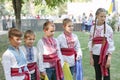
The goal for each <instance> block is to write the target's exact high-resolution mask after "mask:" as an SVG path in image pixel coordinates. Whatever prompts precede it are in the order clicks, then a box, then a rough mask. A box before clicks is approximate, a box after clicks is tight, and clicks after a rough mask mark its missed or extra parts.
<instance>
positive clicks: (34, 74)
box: [21, 30, 40, 80]
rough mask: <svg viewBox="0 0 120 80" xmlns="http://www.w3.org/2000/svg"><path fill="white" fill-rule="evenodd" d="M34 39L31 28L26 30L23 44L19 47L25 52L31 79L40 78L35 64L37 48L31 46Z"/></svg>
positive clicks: (36, 79)
mask: <svg viewBox="0 0 120 80" xmlns="http://www.w3.org/2000/svg"><path fill="white" fill-rule="evenodd" d="M34 40H35V34H34V32H33V31H31V30H27V31H26V32H25V34H24V46H21V49H22V50H23V52H24V53H25V56H26V60H27V63H28V64H27V67H28V69H29V71H30V74H31V80H40V72H39V69H38V65H37V60H38V57H37V56H38V55H37V54H38V51H37V48H36V47H34V46H33V44H34Z"/></svg>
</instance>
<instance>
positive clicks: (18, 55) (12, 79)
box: [2, 28, 30, 80]
mask: <svg viewBox="0 0 120 80" xmlns="http://www.w3.org/2000/svg"><path fill="white" fill-rule="evenodd" d="M21 37H22V32H21V31H19V30H18V29H15V28H11V29H10V31H9V32H8V38H9V42H10V46H9V47H8V49H7V50H6V51H5V53H4V54H3V56H2V65H3V69H4V73H5V79H6V80H23V79H24V80H30V76H29V71H28V69H27V66H26V65H27V62H26V59H25V56H24V53H23V52H22V51H21V50H20V48H19V46H20V43H21V41H22V40H21Z"/></svg>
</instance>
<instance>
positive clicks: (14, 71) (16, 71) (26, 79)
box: [11, 67, 30, 80]
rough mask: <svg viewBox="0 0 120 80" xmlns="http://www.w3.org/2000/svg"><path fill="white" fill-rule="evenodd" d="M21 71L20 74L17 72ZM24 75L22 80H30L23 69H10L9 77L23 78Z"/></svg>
mask: <svg viewBox="0 0 120 80" xmlns="http://www.w3.org/2000/svg"><path fill="white" fill-rule="evenodd" d="M19 69H21V72H19V71H20V70H19ZM23 75H25V78H24V80H30V75H29V72H28V71H24V67H21V68H11V76H23Z"/></svg>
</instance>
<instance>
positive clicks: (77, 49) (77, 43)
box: [75, 35, 82, 57]
mask: <svg viewBox="0 0 120 80" xmlns="http://www.w3.org/2000/svg"><path fill="white" fill-rule="evenodd" d="M75 49H76V51H77V57H79V56H81V57H82V50H81V45H80V42H79V40H78V37H77V35H76V40H75Z"/></svg>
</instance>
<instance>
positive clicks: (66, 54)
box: [57, 18, 82, 75]
mask: <svg viewBox="0 0 120 80" xmlns="http://www.w3.org/2000/svg"><path fill="white" fill-rule="evenodd" d="M63 29H64V32H63V33H62V34H60V35H59V36H58V38H57V39H58V41H59V44H60V48H61V52H62V55H63V59H64V61H65V62H67V63H68V64H69V66H70V70H71V73H72V75H73V73H74V69H75V61H76V60H79V59H80V58H81V57H82V51H81V48H80V43H79V40H78V37H77V35H75V34H73V33H72V31H73V23H72V21H71V20H70V19H68V18H66V19H64V20H63Z"/></svg>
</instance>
